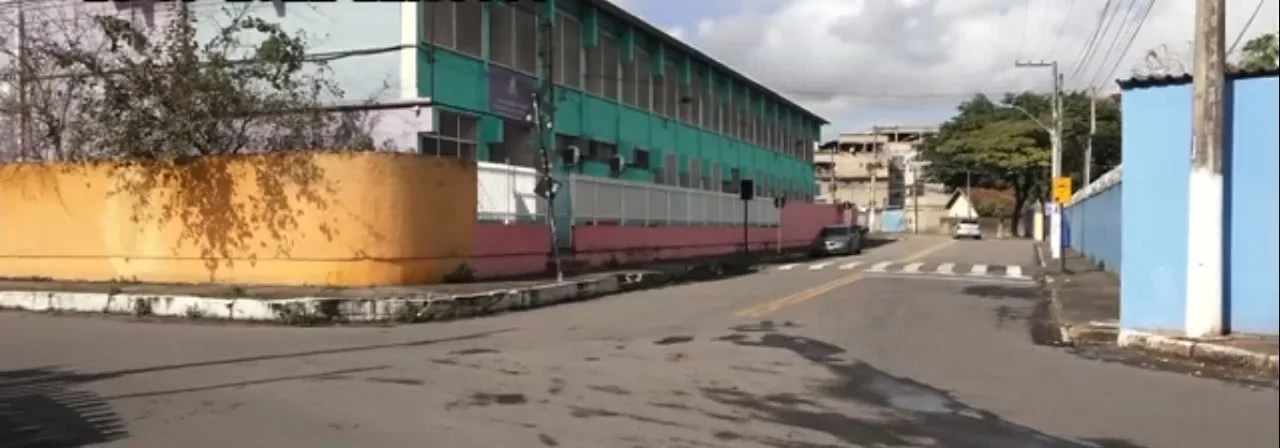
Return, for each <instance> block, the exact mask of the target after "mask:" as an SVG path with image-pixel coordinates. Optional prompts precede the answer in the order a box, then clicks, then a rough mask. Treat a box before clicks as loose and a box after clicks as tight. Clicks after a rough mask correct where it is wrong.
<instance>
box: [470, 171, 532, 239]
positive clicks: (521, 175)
mask: <svg viewBox="0 0 1280 448" xmlns="http://www.w3.org/2000/svg"><path fill="white" fill-rule="evenodd" d="M476 165H477V166H476V171H477V178H478V181H479V185H477V186H476V208H477V210H476V212H477V213H478V215H477V216H478V217H479V219H480V220H481V221H491V222H492V221H498V222H503V223H508V224H510V223H515V222H539V221H543V220H544V219H546V216H547V213H546V210H547V206H546V202H545V201H543V200H542V199H540V198H538V196H537V195H534V194H533V189H534V187H535V186H536V185H537V182H538V178H537V171H535V170H534V169H533V168H526V167H522V166H515V165H506V164H501V163H489V162H478V163H477V164H476Z"/></svg>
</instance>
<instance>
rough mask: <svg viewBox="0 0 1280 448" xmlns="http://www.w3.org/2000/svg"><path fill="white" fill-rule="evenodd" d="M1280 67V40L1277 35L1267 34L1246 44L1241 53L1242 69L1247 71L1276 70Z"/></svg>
mask: <svg viewBox="0 0 1280 448" xmlns="http://www.w3.org/2000/svg"><path fill="white" fill-rule="evenodd" d="M1277 66H1280V39H1277V37H1276V33H1267V34H1263V35H1261V36H1258V37H1255V38H1253V39H1250V40H1249V41H1248V42H1245V44H1244V48H1242V51H1241V58H1240V68H1242V69H1245V70H1265V69H1274V68H1276V67H1277Z"/></svg>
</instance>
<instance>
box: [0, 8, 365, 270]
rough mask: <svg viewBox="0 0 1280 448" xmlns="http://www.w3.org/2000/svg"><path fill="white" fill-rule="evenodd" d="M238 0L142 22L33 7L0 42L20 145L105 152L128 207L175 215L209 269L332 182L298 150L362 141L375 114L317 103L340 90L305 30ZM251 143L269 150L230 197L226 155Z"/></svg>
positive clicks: (154, 217) (160, 218)
mask: <svg viewBox="0 0 1280 448" xmlns="http://www.w3.org/2000/svg"><path fill="white" fill-rule="evenodd" d="M251 9H252V8H251V7H247V6H241V7H233V8H228V9H223V10H221V11H220V12H219V13H217V14H219V15H220V16H221V17H215V18H214V19H216V20H206V19H209V18H208V17H197V16H196V15H195V14H193V13H192V11H191V10H190V9H189V8H188V7H187V3H185V2H178V3H177V4H176V12H175V13H174V16H173V17H170V18H168V20H165V21H164V22H163V25H160V26H156V27H152V26H150V25H148V24H143V23H140V22H139V21H136V20H133V19H131V18H129V17H127V16H119V15H114V14H92V13H85V12H83V11H84V9H83V8H32V9H31V10H30V11H31V13H32V14H33V15H37V14H42V13H47V14H58V15H59V16H58V17H39V18H34V19H35V20H30V19H29V20H28V22H27V23H28V26H30V27H32V28H28V29H27V33H25V34H26V35H27V36H28V38H27V39H25V40H24V42H23V43H22V48H20V49H19V48H17V46H16V45H12V42H0V52H3V53H0V63H5V62H7V63H9V64H8V65H9V66H8V67H2V66H0V76H3V77H2V78H0V84H7V85H20V86H21V89H22V92H23V93H25V95H22V96H21V97H20V99H21V101H14V95H6V96H5V98H4V100H3V101H2V102H0V105H2V106H4V107H5V110H3V111H0V112H7V113H5V115H6V116H7V117H13V116H19V117H21V121H22V122H23V123H24V125H23V126H22V128H23V129H21V134H23V135H24V136H26V137H27V138H26V139H25V140H24V142H23V148H22V149H21V154H22V156H21V157H23V158H24V159H28V160H30V159H45V160H50V159H52V160H72V161H85V160H110V161H113V162H114V163H113V164H112V166H113V167H115V168H113V169H115V170H116V172H115V173H113V174H114V178H115V181H116V183H117V185H116V187H115V191H114V192H113V194H125V195H130V196H133V197H134V198H136V201H134V203H135V204H136V205H135V207H134V216H133V218H134V219H135V220H136V221H139V222H142V221H152V222H157V223H158V222H166V221H169V220H173V219H176V220H178V221H179V222H181V223H182V224H183V230H184V231H183V235H182V239H184V240H186V241H188V242H193V243H198V244H199V245H200V247H201V250H202V251H203V252H204V258H205V260H206V261H207V263H208V264H210V266H209V267H210V270H211V272H212V271H213V270H215V269H216V268H217V266H218V264H219V261H220V260H222V261H225V262H226V263H230V259H231V258H232V255H233V254H236V253H244V252H246V251H249V252H251V251H253V250H254V249H256V248H253V247H247V244H248V241H249V239H248V238H245V237H246V236H248V235H250V234H253V233H261V232H267V233H269V234H272V235H273V236H276V237H277V238H276V239H277V240H279V241H281V242H282V243H284V242H285V241H288V240H289V238H288V235H289V234H290V233H292V230H294V228H295V227H296V225H297V224H296V223H295V221H294V220H293V213H295V211H294V210H292V209H290V206H289V204H291V203H292V202H293V201H297V200H302V201H310V202H312V203H313V204H312V205H313V206H315V207H322V206H323V204H316V202H318V201H321V200H322V199H321V198H322V197H323V196H324V195H323V194H319V193H322V192H323V191H324V190H327V189H331V188H333V186H332V185H330V182H329V181H328V180H326V179H325V178H324V173H323V172H322V171H321V170H320V169H319V168H318V167H317V166H315V165H314V162H312V160H313V159H312V158H311V157H309V156H308V155H306V154H305V153H306V152H307V151H311V150H329V149H345V150H366V149H373V148H374V144H373V139H372V137H371V134H370V130H371V127H372V126H373V125H374V124H376V123H375V120H374V117H372V116H370V115H368V114H363V113H360V112H355V113H331V112H328V111H327V110H326V108H325V102H330V101H337V100H340V99H341V98H342V91H341V90H340V89H339V88H337V86H336V85H335V84H334V83H333V82H332V81H331V80H330V78H331V77H330V73H329V71H328V69H327V67H326V66H325V65H324V64H323V63H322V62H317V61H314V60H312V59H311V58H310V57H309V56H308V54H307V49H308V41H307V36H306V35H305V34H301V33H293V32H289V31H286V30H285V29H283V28H282V27H281V26H280V25H279V24H278V23H275V22H272V21H269V20H266V19H263V18H260V17H258V16H256V15H254V14H252V13H251ZM90 11H97V10H90ZM0 19H2V18H0ZM11 25H16V24H11V23H6V22H4V21H3V20H0V28H5V29H9V28H10V26H11ZM201 25H205V26H204V27H201ZM198 30H199V31H200V32H199V33H197V31H198ZM210 31H212V32H210ZM19 56H21V57H19ZM17 77H22V81H23V82H21V83H18V82H15V81H16V78H17ZM5 81H8V82H5ZM8 121H14V120H8ZM10 128H12V127H10ZM10 132H12V131H10ZM262 153H272V154H273V156H271V157H263V158H261V160H260V161H261V162H262V163H256V164H253V169H254V172H253V173H251V174H250V176H252V178H253V179H254V181H255V182H256V183H257V184H258V188H259V189H260V190H261V191H262V194H263V197H260V198H256V200H255V201H251V203H243V201H239V200H238V199H236V198H237V196H236V195H235V193H234V192H233V191H228V190H229V188H228V186H229V185H231V184H232V183H233V182H232V181H231V178H232V177H236V176H241V174H239V173H234V172H232V170H233V168H231V165H230V164H229V163H227V162H228V160H227V158H226V156H230V155H237V154H262ZM282 245H284V244H282ZM281 255H283V254H281Z"/></svg>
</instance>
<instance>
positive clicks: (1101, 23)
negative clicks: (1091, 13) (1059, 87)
mask: <svg viewBox="0 0 1280 448" xmlns="http://www.w3.org/2000/svg"><path fill="white" fill-rule="evenodd" d="M1112 6H1116V8H1112ZM1119 10H1120V8H1119V6H1118V5H1116V2H1115V0H1107V3H1106V4H1105V5H1103V6H1102V11H1101V12H1099V13H1098V23H1097V25H1096V26H1094V28H1093V33H1092V34H1090V35H1089V40H1088V41H1087V42H1085V44H1084V48H1082V49H1081V50H1080V55H1079V56H1076V60H1075V67H1074V68H1072V70H1071V74H1070V75H1068V76H1067V77H1069V78H1073V79H1074V78H1075V77H1076V76H1077V75H1079V74H1080V71H1081V70H1083V69H1084V66H1085V65H1087V64H1088V63H1089V59H1090V58H1091V57H1092V55H1093V53H1094V51H1095V49H1096V48H1097V46H1098V42H1099V38H1101V37H1102V36H1103V35H1104V34H1105V31H1104V29H1105V28H1110V24H1111V19H1113V18H1114V17H1115V13H1116V12H1118V11H1119Z"/></svg>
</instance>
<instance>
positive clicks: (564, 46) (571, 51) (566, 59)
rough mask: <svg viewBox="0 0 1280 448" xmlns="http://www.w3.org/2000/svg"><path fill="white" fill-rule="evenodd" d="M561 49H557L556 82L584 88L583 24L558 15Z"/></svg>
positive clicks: (557, 22) (557, 27)
mask: <svg viewBox="0 0 1280 448" xmlns="http://www.w3.org/2000/svg"><path fill="white" fill-rule="evenodd" d="M556 29H557V30H558V31H559V32H558V34H559V37H560V39H559V42H558V44H559V48H556V67H555V82H556V83H558V84H560V85H563V86H567V87H572V88H575V89H581V88H582V24H581V23H579V22H578V21H577V20H574V19H572V18H570V17H569V16H568V15H566V14H557V15H556Z"/></svg>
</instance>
